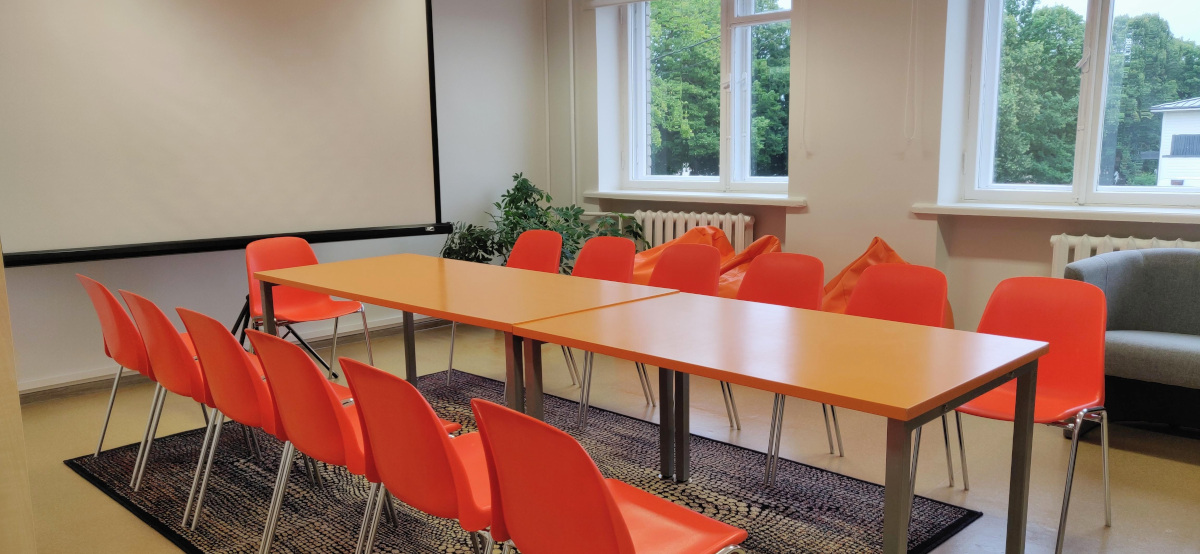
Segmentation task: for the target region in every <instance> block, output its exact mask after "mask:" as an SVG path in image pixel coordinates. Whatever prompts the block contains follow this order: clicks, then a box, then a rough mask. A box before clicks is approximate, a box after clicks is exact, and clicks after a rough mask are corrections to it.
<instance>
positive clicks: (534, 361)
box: [524, 339, 546, 420]
mask: <svg viewBox="0 0 1200 554" xmlns="http://www.w3.org/2000/svg"><path fill="white" fill-rule="evenodd" d="M524 342H525V348H524V351H525V414H526V415H528V416H529V417H533V418H537V419H540V420H545V419H546V410H545V407H544V406H543V404H542V400H543V398H542V345H543V344H545V343H543V342H541V341H536V340H533V339H524Z"/></svg>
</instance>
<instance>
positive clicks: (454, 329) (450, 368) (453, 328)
mask: <svg viewBox="0 0 1200 554" xmlns="http://www.w3.org/2000/svg"><path fill="white" fill-rule="evenodd" d="M457 334H458V323H457V322H454V321H451V322H450V362H449V363H447V364H446V384H447V385H449V384H450V376H451V375H453V374H454V336H455V335H457Z"/></svg>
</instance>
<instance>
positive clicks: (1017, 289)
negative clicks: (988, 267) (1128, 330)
mask: <svg viewBox="0 0 1200 554" xmlns="http://www.w3.org/2000/svg"><path fill="white" fill-rule="evenodd" d="M1106 318H1107V307H1106V306H1105V299H1104V291H1102V290H1100V288H1098V287H1096V286H1095V285H1091V284H1088V283H1084V282H1083V281H1074V280H1071V279H1052V278H1050V277H1013V278H1011V279H1005V280H1004V281H1001V282H1000V284H999V285H997V286H996V290H995V291H993V292H992V297H991V298H989V299H988V303H987V307H985V308H984V309H983V317H982V318H981V319H980V320H979V327H978V329H977V330H978V331H979V332H980V333H988V334H991V335H1004V336H1007V337H1015V338H1021V339H1031V340H1039V341H1044V342H1048V343H1050V352H1049V353H1048V354H1046V355H1045V356H1042V357H1041V358H1040V359H1039V360H1038V377H1037V393H1038V394H1039V395H1041V394H1052V391H1055V390H1072V391H1076V392H1078V391H1086V392H1088V393H1089V394H1094V395H1095V398H1094V399H1095V401H1096V403H1097V404H1101V403H1103V402H1104V330H1105V323H1106V321H1105V320H1106Z"/></svg>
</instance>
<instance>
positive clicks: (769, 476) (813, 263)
mask: <svg viewBox="0 0 1200 554" xmlns="http://www.w3.org/2000/svg"><path fill="white" fill-rule="evenodd" d="M824 286H825V266H824V264H822V263H821V260H818V259H817V258H814V257H812V256H805V255H804V254H788V253H785V252H771V253H767V254H760V255H759V256H758V257H757V258H755V259H754V261H752V262H750V267H749V268H748V269H747V270H746V276H745V277H743V278H742V285H741V287H740V288H738V293H737V299H738V300H745V301H748V302H761V303H764V304H777V305H780V306H789V307H792V308H801V309H805V310H819V309H821V296H822V294H823V293H824ZM786 399H787V397H785V396H784V395H782V394H776V395H775V404H774V407H773V408H772V411H771V434H770V437H769V438H768V439H767V469H766V474H765V476H764V481H765V482H766V484H768V485H771V484H774V482H775V472H776V470H777V469H778V465H779V441H780V439H781V436H782V435H783V432H782V431H783V406H784V401H785V400H786ZM821 410H822V412H825V409H824V405H822V408H821ZM825 430H826V432H827V433H828V431H829V413H828V412H825ZM832 445H833V438H832V437H830V449H831V451H830V454H832V453H833V452H832V448H833V446H832Z"/></svg>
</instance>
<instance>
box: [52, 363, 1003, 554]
mask: <svg viewBox="0 0 1200 554" xmlns="http://www.w3.org/2000/svg"><path fill="white" fill-rule="evenodd" d="M445 382H446V378H445V374H444V373H440V374H434V375H429V376H425V377H422V378H421V380H420V383H419V387H420V389H421V391H422V392H423V393H424V394H425V396H426V398H428V399H429V402H430V403H431V404H432V405H433V407H434V409H436V410H437V412H438V414H439V415H440V416H442V417H444V418H446V419H449V420H452V421H456V422H458V423H461V424H462V425H463V427H464V431H473V430H474V421H473V418H472V416H471V409H470V406H469V404H468V402H469V400H470V399H471V398H473V397H479V398H485V399H488V400H493V401H496V402H500V401H501V392H502V384H501V383H499V382H497V381H493V380H491V379H486V378H483V377H478V376H475V375H471V374H466V373H461V372H455V374H454V383H453V385H451V386H447V385H446V384H445ZM576 412H577V404H576V403H575V402H573V401H570V400H564V399H561V398H557V397H552V396H547V398H546V417H547V420H548V421H549V422H550V423H551V424H553V425H555V426H556V427H558V428H560V429H565V430H566V431H567V432H569V433H571V434H572V435H573V436H575V438H576V439H578V440H579V441H580V442H581V443H582V444H583V446H584V447H585V448H586V449H587V451H588V453H590V454H591V456H592V458H594V459H595V460H596V463H597V464H598V465H599V466H600V469H601V471H602V472H603V473H604V474H605V476H607V477H614V478H617V479H620V480H622V481H624V482H626V483H629V484H632V485H634V486H636V487H639V488H641V489H644V490H647V491H650V492H653V493H654V494H657V495H659V496H661V497H664V498H667V499H669V500H671V501H674V502H676V503H679V504H682V505H685V506H687V507H689V508H692V509H693V510H696V511H699V512H701V513H704V514H705V515H708V516H710V517H714V518H716V519H718V520H721V521H724V522H726V523H729V524H730V525H735V526H738V527H741V528H743V529H746V530H747V531H748V532H749V534H750V538H749V540H747V541H746V543H745V544H744V546H745V547H746V549H747V550H748V551H751V552H756V553H763V554H766V553H780V554H783V553H797V552H855V553H857V552H872V551H879V550H880V549H881V545H882V542H883V539H882V536H881V535H882V528H883V487H882V486H880V485H876V484H874V483H868V482H866V481H861V480H858V479H854V478H851V477H846V476H844V475H839V474H837V473H832V472H829V471H825V470H822V469H817V468H814V467H810V466H807V465H803V464H800V463H796V462H792V461H790V460H786V459H785V460H781V461H780V468H779V474H778V482H777V484H776V485H775V486H774V487H771V488H768V487H764V486H763V484H762V470H763V463H764V455H763V454H762V453H761V452H756V451H753V450H748V449H745V448H741V447H738V446H734V445H730V444H726V443H723V442H718V441H715V440H710V439H706V438H703V437H696V436H694V437H693V438H692V468H693V469H692V482H691V483H687V484H675V483H671V482H667V481H662V480H659V479H658V478H657V476H656V475H657V469H656V468H657V464H658V426H657V425H655V424H653V423H650V422H647V421H642V420H639V419H634V418H630V417H627V416H623V415H620V414H615V413H612V412H608V411H605V410H601V409H598V408H592V411H591V413H590V415H589V416H588V418H589V419H588V429H587V430H586V431H583V432H579V430H578V429H577V428H576V426H575V414H576ZM203 433H204V430H203V429H198V430H194V431H187V432H184V433H180V434H177V435H172V436H169V437H162V438H159V439H157V440H156V441H155V442H154V449H153V450H152V454H151V458H150V462H149V466H148V468H147V470H146V477H145V481H144V482H143V483H142V489H141V491H140V492H138V493H132V491H131V490H130V488H129V475H130V471H131V469H132V467H133V461H134V457H135V456H136V455H137V445H136V444H131V445H128V446H122V447H119V448H114V449H112V450H107V451H105V452H103V453H102V454H101V455H100V457H99V458H93V457H92V456H91V455H87V456H81V457H79V458H75V459H72V460H66V462H65V463H66V464H67V465H68V466H69V467H70V468H71V469H73V470H75V472H76V473H78V474H79V475H81V476H83V478H85V479H87V480H88V481H89V482H91V483H92V484H93V485H95V486H96V487H98V488H99V489H101V490H103V491H104V492H105V493H107V494H108V495H109V496H110V497H112V498H113V499H114V500H116V501H117V502H119V503H121V505H123V506H124V507H125V508H126V509H128V510H129V511H130V512H133V513H134V514H136V515H137V516H138V517H139V518H141V519H142V520H143V521H145V522H146V523H148V524H149V525H150V526H152V527H154V528H155V529H156V530H157V531H158V532H160V533H162V534H163V536H165V537H167V538H168V539H170V540H171V541H172V542H174V543H175V544H176V545H178V546H179V547H180V548H181V549H183V550H184V551H186V552H197V553H240V552H255V551H257V549H258V544H259V538H260V536H261V533H262V526H263V522H264V521H265V520H266V511H267V505H268V503H269V502H270V497H271V489H272V487H273V486H274V482H275V474H276V471H277V469H278V464H279V456H280V452H281V450H282V445H281V444H280V443H279V442H277V441H276V440H275V439H273V438H271V437H268V436H267V435H265V434H263V433H259V435H258V437H259V443H260V444H261V447H262V450H263V458H264V462H263V463H258V462H255V461H254V458H253V457H251V456H250V454H249V450H248V449H247V447H246V445H245V442H244V441H243V438H242V432H241V429H240V428H239V426H238V424H236V423H226V427H225V429H224V430H223V432H222V434H221V445H220V449H219V450H218V452H217V459H216V463H215V465H214V467H213V472H212V477H211V479H210V481H209V488H208V494H207V498H206V499H205V505H204V517H203V518H202V520H201V522H200V525H199V526H198V527H197V529H196V531H190V530H187V529H185V528H183V527H181V526H180V519H181V517H182V514H183V505H184V503H185V502H186V501H187V494H188V490H189V488H190V487H191V481H192V470H193V469H194V468H195V466H196V456H197V454H198V451H199V448H200V441H201V439H202V438H203ZM321 472H322V477H323V479H324V487H323V488H316V487H314V486H313V485H311V484H310V483H309V482H308V480H307V478H306V477H305V473H304V470H303V466H302V465H301V464H297V465H296V467H295V468H294V469H293V471H292V474H291V480H290V481H289V483H288V490H287V499H286V502H285V503H284V507H283V511H282V515H281V517H280V522H279V529H278V532H277V533H276V536H275V543H274V551H275V552H328V553H341V552H349V551H351V550H352V549H353V548H354V546H353V545H354V542H355V540H356V539H357V536H358V528H359V524H360V522H361V521H362V512H363V508H364V502H365V501H366V494H367V485H366V482H365V481H364V480H362V479H361V478H358V477H354V476H351V475H350V474H349V473H347V472H346V471H345V470H344V469H342V468H334V467H322V468H321ZM396 507H397V511H398V513H399V523H398V524H397V525H389V524H387V523H386V522H385V523H381V524H380V529H379V534H378V538H377V541H376V545H375V546H376V551H377V552H395V553H401V552H403V553H414V554H415V553H427V552H444V553H464V554H466V553H469V552H470V547H469V543H468V538H467V535H466V533H464V532H463V531H462V529H461V528H459V527H458V525H457V523H456V522H454V521H449V520H442V519H437V518H433V517H430V516H427V515H424V514H422V513H420V512H417V511H415V510H412V509H409V508H407V507H406V506H404V505H403V504H400V503H398V502H397V504H396ZM981 515H982V514H981V513H980V512H977V511H973V510H967V509H965V508H960V507H957V506H952V505H950V504H945V503H943V502H938V501H935V500H930V499H927V498H923V497H917V499H916V502H915V504H914V506H913V519H912V524H911V526H910V529H909V538H908V544H909V550H910V552H928V551H930V550H932V549H933V548H934V547H936V546H937V545H939V544H941V543H942V542H943V541H945V540H946V539H948V538H950V537H951V536H953V535H954V534H956V533H958V532H959V531H961V530H962V529H963V528H964V527H966V526H967V525H969V524H970V523H971V522H972V521H975V520H976V519H978V518H979V517H980V516H981ZM497 552H499V550H498V549H497Z"/></svg>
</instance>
